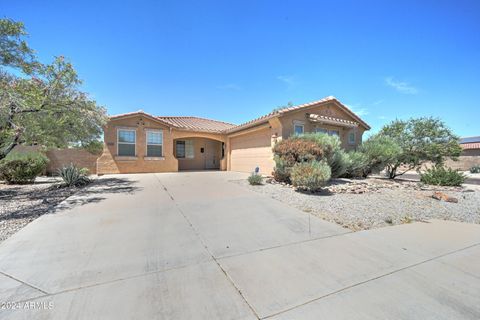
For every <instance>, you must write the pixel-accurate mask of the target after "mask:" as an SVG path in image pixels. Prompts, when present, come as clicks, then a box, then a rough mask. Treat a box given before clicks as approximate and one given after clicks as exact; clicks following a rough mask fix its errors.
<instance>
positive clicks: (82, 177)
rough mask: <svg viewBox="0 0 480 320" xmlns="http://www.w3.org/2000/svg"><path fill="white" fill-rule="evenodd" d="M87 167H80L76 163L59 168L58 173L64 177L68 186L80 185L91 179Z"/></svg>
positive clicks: (87, 182)
mask: <svg viewBox="0 0 480 320" xmlns="http://www.w3.org/2000/svg"><path fill="white" fill-rule="evenodd" d="M87 174H88V170H87V169H86V168H78V167H77V166H75V165H74V164H70V165H68V166H64V167H63V168H61V169H58V175H59V176H60V177H62V180H63V182H64V184H65V185H66V186H68V187H72V186H75V187H80V186H84V185H86V184H89V183H90V182H91V180H90V179H89V178H88V177H87Z"/></svg>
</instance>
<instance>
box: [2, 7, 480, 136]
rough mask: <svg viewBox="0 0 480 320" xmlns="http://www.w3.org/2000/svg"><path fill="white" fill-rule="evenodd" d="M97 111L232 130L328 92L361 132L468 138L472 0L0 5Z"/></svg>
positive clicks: (479, 25) (479, 65) (474, 124)
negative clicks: (220, 123)
mask: <svg viewBox="0 0 480 320" xmlns="http://www.w3.org/2000/svg"><path fill="white" fill-rule="evenodd" d="M0 16H3V17H9V18H12V19H15V20H20V21H23V22H24V23H25V25H26V27H27V30H28V32H29V34H30V36H29V43H30V45H31V46H32V47H33V48H34V49H35V50H36V51H37V52H38V55H39V57H40V59H41V60H42V61H43V62H49V61H51V59H52V57H53V56H55V55H64V56H66V57H67V58H69V59H70V61H71V62H72V63H73V64H74V65H75V67H76V69H77V71H78V73H79V75H80V77H81V78H82V79H83V80H84V89H85V90H86V91H88V92H89V93H90V94H91V96H92V97H93V98H95V99H96V100H97V102H98V103H100V104H102V105H104V106H105V107H107V109H108V111H109V114H117V113H123V112H130V111H134V110H138V109H143V110H145V111H146V112H149V113H152V114H156V115H196V116H202V117H208V118H214V119H218V120H224V121H228V122H233V123H241V122H243V121H247V120H250V119H253V118H255V117H257V116H260V115H262V114H265V113H268V112H270V111H271V110H272V109H273V108H274V107H276V106H279V105H285V104H287V103H288V102H289V101H292V102H293V103H294V104H300V103H305V102H309V101H313V100H317V99H320V98H323V97H325V96H329V95H333V96H336V97H337V98H338V99H340V101H342V102H343V103H345V104H346V105H348V106H350V107H351V108H352V109H353V111H355V112H357V113H358V114H359V115H360V116H361V117H362V118H364V119H365V120H366V121H367V122H368V123H369V124H370V125H371V126H372V132H375V131H377V130H378V129H379V128H380V127H381V126H382V125H383V124H385V123H388V122H389V121H391V120H393V119H395V118H401V119H403V118H409V117H417V116H435V117H440V118H442V119H444V120H445V121H446V122H447V124H448V125H449V126H450V127H451V128H452V129H454V131H455V132H456V133H457V134H459V135H461V136H472V135H480V121H479V116H480V111H479V110H480V104H479V101H480V1H462V0H457V1H428V0H422V1H395V2H394V1H328V2H322V1H279V0H277V1H260V0H256V1H205V2H201V1H192V2H187V1H110V2H109V1H98V0H97V1H4V0H0Z"/></svg>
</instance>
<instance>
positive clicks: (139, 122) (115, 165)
mask: <svg viewBox="0 0 480 320" xmlns="http://www.w3.org/2000/svg"><path fill="white" fill-rule="evenodd" d="M120 128H126V129H134V130H135V131H136V145H135V148H136V156H135V157H119V156H118V153H117V147H118V145H117V130H118V129H120ZM147 129H155V130H162V132H163V157H161V158H153V159H152V160H149V158H147V157H146V131H147ZM104 141H105V146H104V150H103V153H102V155H101V156H100V158H98V160H97V173H98V174H109V173H142V172H171V171H177V170H178V162H177V159H175V157H174V156H173V138H172V132H171V131H170V128H169V127H168V126H166V125H163V124H161V123H159V122H157V121H154V120H152V119H150V118H148V117H144V116H141V115H136V116H132V117H127V118H121V119H115V120H111V121H109V122H108V124H107V125H106V127H105V129H104Z"/></svg>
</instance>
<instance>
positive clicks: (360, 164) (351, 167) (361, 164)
mask: <svg viewBox="0 0 480 320" xmlns="http://www.w3.org/2000/svg"><path fill="white" fill-rule="evenodd" d="M346 155H347V160H346V169H345V173H344V174H343V176H342V177H344V178H366V177H367V176H368V174H369V165H368V164H369V162H368V157H367V155H366V154H365V153H363V152H359V151H351V152H349V153H347V154H346Z"/></svg>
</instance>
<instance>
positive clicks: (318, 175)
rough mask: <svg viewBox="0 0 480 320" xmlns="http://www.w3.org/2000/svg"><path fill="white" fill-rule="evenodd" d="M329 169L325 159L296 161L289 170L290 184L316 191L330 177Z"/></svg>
mask: <svg viewBox="0 0 480 320" xmlns="http://www.w3.org/2000/svg"><path fill="white" fill-rule="evenodd" d="M331 173H332V172H331V169H330V166H329V165H328V164H327V162H326V161H321V162H319V161H316V160H314V161H310V162H300V163H296V164H295V165H294V166H293V168H292V172H291V176H290V178H291V180H292V184H293V185H294V186H295V187H297V188H300V189H304V190H309V191H317V190H319V189H320V188H321V187H323V186H324V185H325V184H326V183H327V181H328V180H329V179H330V177H331Z"/></svg>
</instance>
